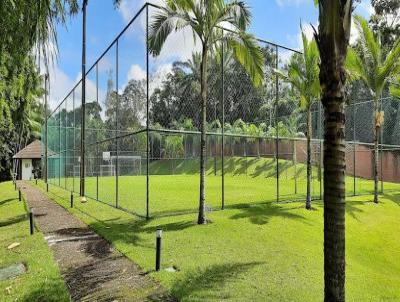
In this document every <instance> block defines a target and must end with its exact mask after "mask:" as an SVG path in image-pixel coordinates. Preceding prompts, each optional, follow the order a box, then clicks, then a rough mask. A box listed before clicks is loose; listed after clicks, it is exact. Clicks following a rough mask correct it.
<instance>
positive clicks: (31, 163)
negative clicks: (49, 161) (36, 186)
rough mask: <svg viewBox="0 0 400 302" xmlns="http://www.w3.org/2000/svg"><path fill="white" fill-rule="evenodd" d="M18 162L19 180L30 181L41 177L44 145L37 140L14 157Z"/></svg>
mask: <svg viewBox="0 0 400 302" xmlns="http://www.w3.org/2000/svg"><path fill="white" fill-rule="evenodd" d="M13 158H14V159H16V160H17V163H16V164H17V179H19V180H30V179H34V178H35V177H40V167H41V164H40V163H41V159H42V143H41V141H40V140H35V141H34V142H32V143H30V144H29V145H28V146H26V147H25V148H24V149H22V150H20V151H19V152H18V153H17V154H15V155H14V156H13Z"/></svg>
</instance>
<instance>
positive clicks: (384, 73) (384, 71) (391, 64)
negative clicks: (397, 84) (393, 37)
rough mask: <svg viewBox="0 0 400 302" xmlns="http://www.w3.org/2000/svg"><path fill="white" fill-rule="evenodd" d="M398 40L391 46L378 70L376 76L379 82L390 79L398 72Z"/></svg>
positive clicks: (399, 52) (399, 42)
mask: <svg viewBox="0 0 400 302" xmlns="http://www.w3.org/2000/svg"><path fill="white" fill-rule="evenodd" d="M399 60H400V38H399V39H398V40H397V42H396V44H395V45H394V46H393V48H392V49H391V51H390V52H389V54H388V56H387V57H386V60H385V62H384V63H383V65H382V68H380V70H379V74H378V75H377V76H378V77H379V79H380V80H383V79H386V78H388V77H390V76H391V75H392V74H393V73H397V72H400V62H399Z"/></svg>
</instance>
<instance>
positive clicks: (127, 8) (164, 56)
mask: <svg viewBox="0 0 400 302" xmlns="http://www.w3.org/2000/svg"><path fill="white" fill-rule="evenodd" d="M146 2H149V3H153V4H156V5H159V6H162V5H164V1H163V0H152V1H145V0H140V1H129V0H123V1H122V2H121V4H120V6H119V11H120V13H121V16H122V18H123V20H124V21H125V23H128V22H129V21H130V20H131V19H132V18H133V17H134V16H135V14H136V13H137V12H138V11H139V9H140V8H141V7H142V6H143V5H144V4H145V3H146ZM155 11H156V9H155V8H151V9H150V10H149V12H150V13H149V22H151V20H152V14H153V12H155ZM138 25H139V27H140V29H138ZM131 27H132V28H129V29H128V30H127V33H126V34H134V35H136V36H137V37H139V38H140V39H141V40H142V41H143V43H144V42H145V35H144V33H145V32H146V18H145V14H144V13H142V16H141V17H139V19H138V20H135V22H133V24H132V26H131ZM193 50H200V45H199V43H197V44H196V43H195V41H194V39H193V33H192V30H191V29H189V28H186V29H183V30H181V31H178V32H172V33H171V34H170V35H169V37H168V39H167V40H166V41H165V44H164V46H163V48H162V50H161V53H160V55H159V56H157V58H153V59H152V61H153V63H156V64H165V63H169V62H170V61H173V60H187V59H189V58H190V57H191V56H192V52H193Z"/></svg>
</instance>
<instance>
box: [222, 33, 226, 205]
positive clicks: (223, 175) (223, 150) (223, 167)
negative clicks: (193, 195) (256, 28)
mask: <svg viewBox="0 0 400 302" xmlns="http://www.w3.org/2000/svg"><path fill="white" fill-rule="evenodd" d="M223 34H224V32H223V31H222V35H223ZM224 81H225V75H224V44H223V43H222V47H221V107H222V108H221V111H222V129H221V130H222V145H221V189H222V190H221V209H222V210H223V209H224V208H225V86H224Z"/></svg>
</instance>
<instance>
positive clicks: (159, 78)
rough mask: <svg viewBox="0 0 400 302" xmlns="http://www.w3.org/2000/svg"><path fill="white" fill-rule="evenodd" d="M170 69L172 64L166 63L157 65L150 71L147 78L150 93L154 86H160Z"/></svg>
mask: <svg viewBox="0 0 400 302" xmlns="http://www.w3.org/2000/svg"><path fill="white" fill-rule="evenodd" d="M171 70H172V64H171V63H166V64H162V65H159V66H157V67H156V68H155V69H153V70H152V71H150V78H149V93H150V94H152V93H153V91H154V90H155V89H156V88H161V86H162V83H163V82H164V81H165V79H166V78H167V75H168V73H170V72H171Z"/></svg>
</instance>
